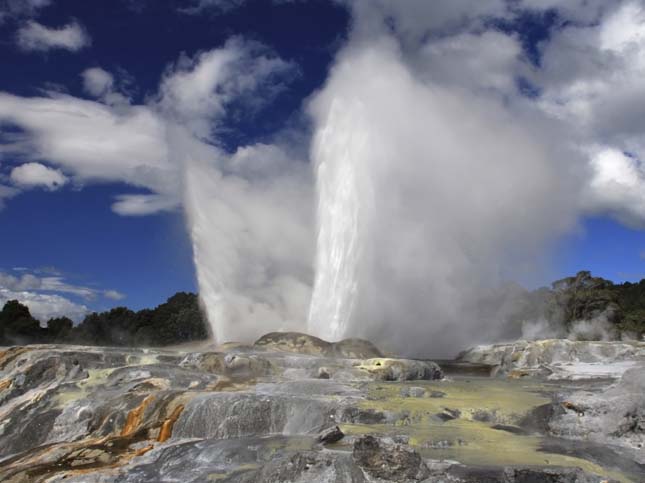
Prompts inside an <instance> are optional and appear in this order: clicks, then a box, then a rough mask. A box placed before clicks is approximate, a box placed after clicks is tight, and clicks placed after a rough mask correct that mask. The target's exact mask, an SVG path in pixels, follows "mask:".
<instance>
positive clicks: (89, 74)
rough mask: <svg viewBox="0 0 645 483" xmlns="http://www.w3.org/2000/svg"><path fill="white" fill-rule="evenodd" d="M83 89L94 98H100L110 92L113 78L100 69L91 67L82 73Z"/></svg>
mask: <svg viewBox="0 0 645 483" xmlns="http://www.w3.org/2000/svg"><path fill="white" fill-rule="evenodd" d="M82 77H83V88H84V89H85V91H86V92H87V93H88V94H90V95H91V96H94V97H97V98H98V97H101V96H104V95H105V94H107V93H108V92H110V91H111V90H112V87H113V85H114V76H113V75H112V74H110V73H109V72H108V71H106V70H104V69H101V68H100V67H92V68H90V69H86V70H85V71H83V74H82Z"/></svg>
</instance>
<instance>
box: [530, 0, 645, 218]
mask: <svg viewBox="0 0 645 483" xmlns="http://www.w3.org/2000/svg"><path fill="white" fill-rule="evenodd" d="M644 53H645V5H644V4H643V3H642V2H638V1H630V0H627V1H621V2H614V3H612V5H611V8H607V9H605V10H604V12H603V15H602V17H601V18H600V20H599V21H598V22H596V23H592V24H589V25H581V26H580V25H574V26H569V27H567V28H563V29H560V30H558V31H557V32H555V33H554V36H553V38H552V40H551V41H550V42H549V43H547V44H546V45H545V46H544V49H543V60H542V66H543V67H542V68H541V69H538V70H536V71H535V72H534V73H533V75H532V81H533V82H534V83H535V84H536V85H537V86H538V87H539V88H540V90H541V95H540V97H539V100H538V102H539V105H540V107H541V108H542V109H543V110H544V111H545V112H546V113H548V114H549V115H551V116H553V117H556V118H558V119H561V120H563V121H565V122H566V123H567V124H569V125H570V126H571V130H572V131H571V132H572V141H573V142H575V143H577V144H578V145H579V147H580V149H581V150H582V151H583V152H584V153H586V154H587V156H588V159H589V170H588V172H589V177H588V180H589V184H588V187H587V189H586V190H585V198H584V200H583V206H584V207H585V208H586V209H588V210H590V211H592V212H594V213H608V214H610V215H612V216H614V217H615V218H617V219H618V220H620V221H622V222H624V223H627V224H629V225H631V226H645V205H644V201H645V200H644V198H643V195H642V194H641V193H642V192H643V191H642V190H643V188H645V176H644V175H645V173H644V172H643V167H642V162H643V160H645V141H644V139H645V127H644V126H645V107H644V105H643V102H642V99H643V98H645V84H643V82H642V79H643V78H645V60H643V59H644V57H643V54H644ZM625 153H629V155H627V154H625Z"/></svg>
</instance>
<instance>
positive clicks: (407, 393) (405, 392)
mask: <svg viewBox="0 0 645 483" xmlns="http://www.w3.org/2000/svg"><path fill="white" fill-rule="evenodd" d="M425 395H426V390H425V389H423V388H422V387H404V388H402V389H401V396H402V397H425Z"/></svg>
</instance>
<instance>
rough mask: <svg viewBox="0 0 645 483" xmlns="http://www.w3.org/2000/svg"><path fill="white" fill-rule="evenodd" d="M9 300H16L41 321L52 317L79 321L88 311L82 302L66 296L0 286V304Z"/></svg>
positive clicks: (43, 321)
mask: <svg viewBox="0 0 645 483" xmlns="http://www.w3.org/2000/svg"><path fill="white" fill-rule="evenodd" d="M9 300H18V301H19V302H20V303H22V304H24V305H26V306H27V307H28V308H29V312H31V315H32V316H33V317H34V318H35V319H38V320H39V321H40V322H41V323H45V322H46V321H47V320H49V319H51V318H52V317H69V318H70V319H72V320H73V321H75V322H79V321H80V320H81V319H83V317H84V316H85V315H86V314H87V313H88V312H89V309H88V308H87V307H86V306H85V305H83V304H77V303H75V302H73V301H71V300H69V299H68V298H65V297H62V296H60V295H56V294H43V293H34V292H26V291H24V292H14V291H12V290H7V289H4V288H0V305H4V304H5V303H6V302H8V301H9Z"/></svg>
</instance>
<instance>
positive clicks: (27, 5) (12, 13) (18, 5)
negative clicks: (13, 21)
mask: <svg viewBox="0 0 645 483" xmlns="http://www.w3.org/2000/svg"><path fill="white" fill-rule="evenodd" d="M51 3H52V0H4V1H3V2H1V3H0V22H1V21H2V18H3V17H23V16H26V17H31V16H34V15H36V14H37V13H38V11H39V10H40V9H42V8H45V7H47V6H49V5H51Z"/></svg>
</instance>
